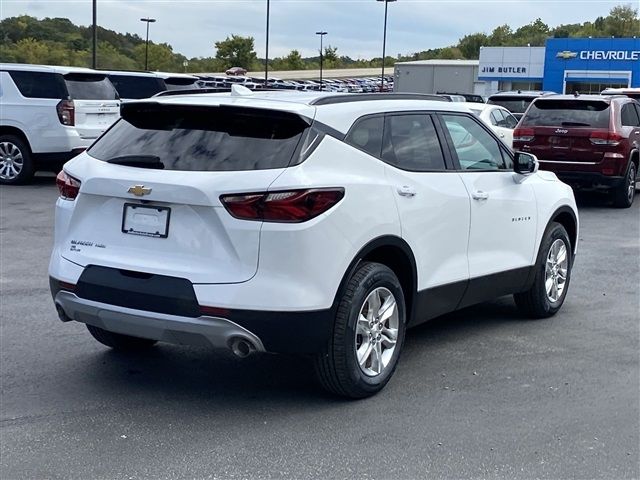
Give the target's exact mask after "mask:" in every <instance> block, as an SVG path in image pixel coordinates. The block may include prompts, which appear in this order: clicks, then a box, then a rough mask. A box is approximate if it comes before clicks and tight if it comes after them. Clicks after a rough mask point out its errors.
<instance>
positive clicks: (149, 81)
mask: <svg viewBox="0 0 640 480" xmlns="http://www.w3.org/2000/svg"><path fill="white" fill-rule="evenodd" d="M109 80H111V83H113V86H114V87H115V89H116V90H117V91H118V95H120V98H134V99H138V98H149V97H153V96H154V95H155V94H156V93H158V92H162V91H163V90H165V87H164V84H163V82H162V80H160V79H159V78H154V77H141V76H137V75H109Z"/></svg>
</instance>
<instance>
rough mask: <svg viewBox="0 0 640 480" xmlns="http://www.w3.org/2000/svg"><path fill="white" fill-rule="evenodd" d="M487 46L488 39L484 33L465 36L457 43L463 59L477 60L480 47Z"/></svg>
mask: <svg viewBox="0 0 640 480" xmlns="http://www.w3.org/2000/svg"><path fill="white" fill-rule="evenodd" d="M486 45H489V38H488V37H487V36H486V35H485V34H484V33H473V34H471V35H465V36H464V37H462V39H461V40H460V42H458V49H459V50H460V52H462V55H463V57H464V58H468V59H477V58H479V56H480V47H483V46H486Z"/></svg>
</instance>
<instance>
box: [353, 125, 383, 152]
mask: <svg viewBox="0 0 640 480" xmlns="http://www.w3.org/2000/svg"><path fill="white" fill-rule="evenodd" d="M383 128H384V118H383V117H369V118H364V119H362V120H359V121H358V122H356V124H355V125H354V126H353V127H352V128H351V131H350V132H349V134H348V135H347V138H346V139H345V142H347V143H348V144H349V145H353V146H354V147H356V148H359V149H361V150H364V151H365V152H367V153H368V154H370V155H373V156H374V157H380V151H381V150H382V129H383Z"/></svg>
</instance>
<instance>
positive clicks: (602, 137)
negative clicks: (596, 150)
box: [589, 130, 622, 147]
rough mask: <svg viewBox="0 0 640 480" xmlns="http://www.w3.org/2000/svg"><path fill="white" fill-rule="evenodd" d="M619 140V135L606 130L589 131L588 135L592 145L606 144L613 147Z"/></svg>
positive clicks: (620, 138)
mask: <svg viewBox="0 0 640 480" xmlns="http://www.w3.org/2000/svg"><path fill="white" fill-rule="evenodd" d="M621 140H622V136H621V135H619V134H617V133H615V132H609V131H608V130H596V131H595V132H591V135H589V141H590V142H591V143H593V144H594V145H608V146H611V147H615V146H616V145H618V144H619V143H620V141H621Z"/></svg>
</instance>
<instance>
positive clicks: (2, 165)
mask: <svg viewBox="0 0 640 480" xmlns="http://www.w3.org/2000/svg"><path fill="white" fill-rule="evenodd" d="M23 167H24V158H23V157H22V152H21V151H20V149H19V148H18V147H17V146H16V145H14V144H13V143H11V142H2V143H0V178H1V179H2V180H14V179H15V178H17V177H18V175H20V172H22V168H23Z"/></svg>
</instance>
